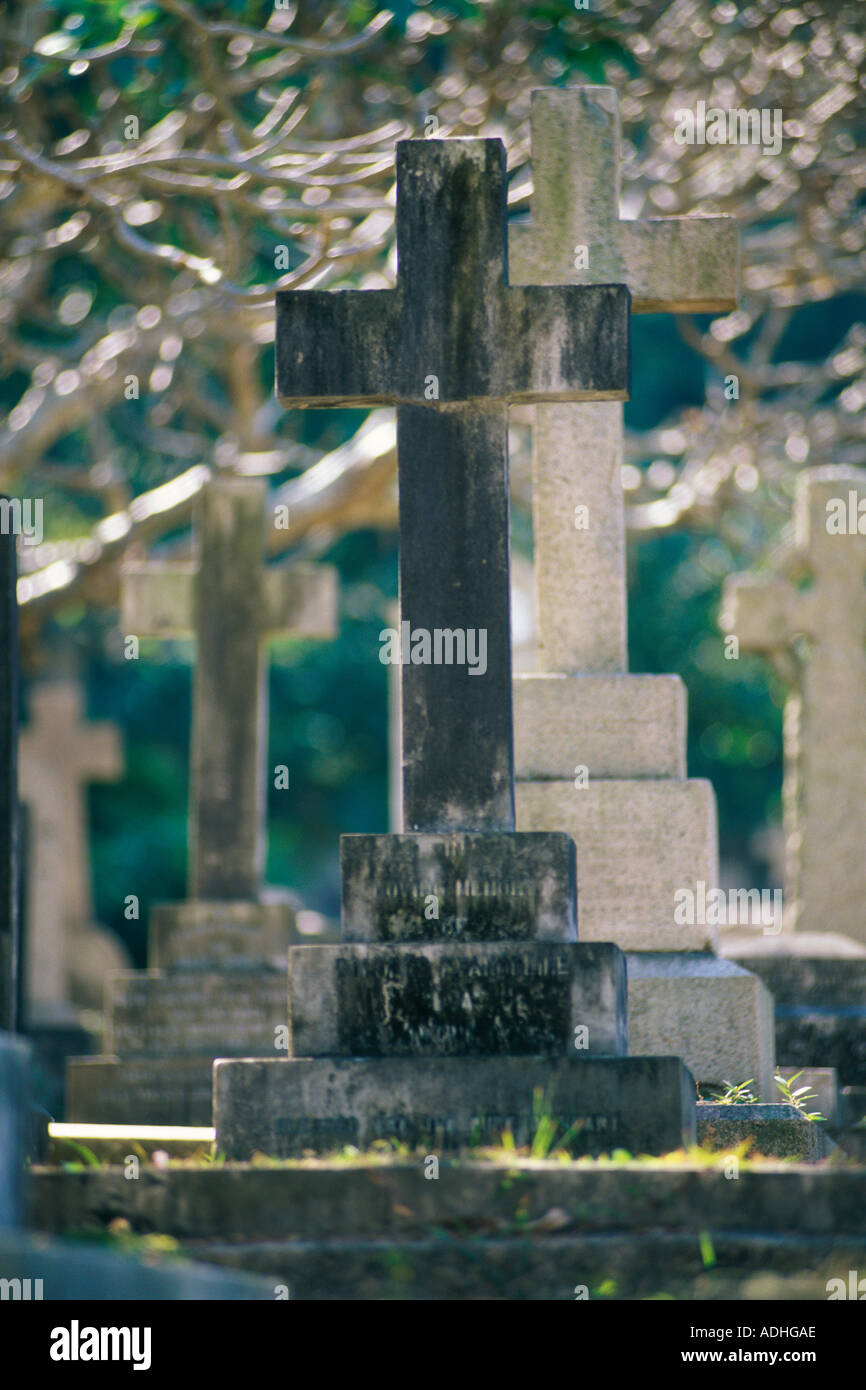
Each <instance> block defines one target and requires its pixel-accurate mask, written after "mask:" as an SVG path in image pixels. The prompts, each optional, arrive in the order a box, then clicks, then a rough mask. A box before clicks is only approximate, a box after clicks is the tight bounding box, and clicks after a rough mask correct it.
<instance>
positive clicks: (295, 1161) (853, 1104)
mask: <svg viewBox="0 0 866 1390" xmlns="http://www.w3.org/2000/svg"><path fill="white" fill-rule="evenodd" d="M862 1099H863V1097H862V1095H860V1096H859V1098H857V1097H855V1096H853V1095H849V1097H848V1098H847V1116H846V1118H850V1116H851V1115H853V1114H855V1113H857V1111H858V1108H859V1107H861V1105H862ZM535 1101H536V1115H535V1128H534V1133H533V1134H532V1136H531V1142H530V1143H529V1144H526V1145H523V1146H518V1145H516V1144H515V1141H514V1138H513V1136H512V1135H511V1134H510V1133H508V1132H507V1131H506V1132H505V1134H504V1135H503V1136H502V1139H501V1142H500V1143H499V1144H497V1145H490V1146H485V1147H481V1146H477V1147H472V1148H467V1149H466V1150H464V1151H462V1152H460V1153H456V1154H449V1153H448V1152H445V1153H441V1154H437V1153H435V1152H432V1151H430V1150H429V1149H428V1150H426V1151H425V1150H424V1149H423V1148H418V1149H414V1150H413V1149H411V1148H410V1147H409V1146H408V1145H406V1144H401V1143H399V1142H396V1141H386V1140H382V1141H379V1142H377V1143H376V1144H374V1145H373V1146H371V1148H369V1149H368V1150H366V1151H363V1152H362V1151H359V1150H358V1149H356V1148H352V1147H350V1146H346V1147H344V1148H343V1149H342V1150H340V1151H336V1152H333V1153H331V1154H328V1155H325V1156H314V1155H312V1154H305V1155H303V1156H300V1157H298V1158H289V1159H286V1158H273V1157H269V1156H267V1155H266V1154H263V1153H256V1154H254V1155H253V1156H252V1159H251V1161H249V1162H233V1161H229V1160H227V1159H226V1157H225V1154H224V1153H220V1152H218V1151H216V1147H215V1145H214V1143H213V1141H212V1139H211V1138H210V1132H209V1131H207V1130H198V1131H194V1130H189V1131H187V1132H186V1136H184V1131H182V1130H176V1131H174V1132H172V1131H169V1130H163V1131H159V1130H157V1129H154V1131H153V1133H152V1134H151V1135H150V1136H147V1135H146V1133H145V1132H144V1131H140V1132H139V1133H138V1134H137V1135H136V1134H135V1132H134V1131H133V1130H131V1129H130V1130H126V1131H124V1130H123V1128H122V1127H117V1130H116V1132H115V1133H113V1134H112V1133H111V1132H110V1130H109V1128H108V1127H98V1126H94V1127H92V1129H91V1132H90V1133H85V1131H84V1129H83V1127H80V1126H79V1127H76V1126H72V1125H70V1126H68V1127H63V1126H58V1127H56V1129H55V1132H54V1134H53V1136H52V1137H51V1138H50V1139H49V1141H48V1148H47V1152H46V1155H45V1161H43V1162H42V1163H40V1164H36V1165H34V1166H33V1167H32V1169H31V1171H30V1178H29V1206H28V1213H29V1214H28V1226H29V1227H31V1228H32V1229H33V1230H34V1231H36V1232H39V1233H43V1234H47V1235H50V1236H52V1237H59V1238H62V1240H63V1241H64V1242H69V1243H74V1245H75V1246H77V1247H78V1248H79V1249H88V1248H89V1249H93V1248H97V1247H98V1248H100V1249H102V1250H112V1251H115V1252H116V1253H117V1254H119V1255H126V1256H128V1257H133V1258H135V1259H136V1260H141V1259H144V1260H145V1261H146V1262H148V1263H153V1262H154V1261H157V1262H165V1263H167V1264H168V1265H169V1266H177V1265H179V1264H181V1265H182V1264H183V1262H185V1261H194V1262H196V1263H197V1264H198V1265H200V1266H201V1265H214V1266H218V1267H220V1268H222V1269H223V1270H228V1271H234V1272H245V1273H248V1274H251V1275H257V1276H261V1277H262V1278H263V1279H264V1280H265V1281H266V1282H268V1283H269V1284H270V1285H271V1286H272V1293H271V1296H272V1297H274V1298H281V1297H284V1298H291V1299H296V1300H302V1301H305V1300H361V1301H369V1300H383V1299H386V1300H387V1299H391V1300H423V1301H428V1300H431V1299H433V1300H449V1301H450V1300H466V1299H475V1300H505V1301H511V1300H557V1301H565V1300H584V1299H590V1300H594V1301H599V1300H601V1301H607V1302H611V1301H620V1300H651V1301H652V1300H674V1301H690V1302H715V1301H719V1300H723V1301H725V1300H735V1301H742V1302H746V1303H748V1302H756V1303H763V1302H776V1301H779V1302H791V1301H833V1300H839V1299H851V1298H855V1299H858V1300H859V1299H861V1298H862V1297H863V1296H864V1294H866V1282H864V1280H863V1275H862V1274H861V1271H864V1270H866V1165H864V1163H863V1161H862V1159H863V1156H864V1155H866V1124H864V1123H863V1121H862V1120H861V1121H860V1129H859V1130H858V1129H857V1126H855V1125H849V1126H847V1127H845V1126H835V1127H833V1132H834V1133H835V1134H836V1136H837V1138H838V1139H840V1140H841V1141H842V1142H843V1143H844V1144H845V1145H846V1147H845V1148H842V1147H841V1146H837V1145H835V1144H834V1143H833V1142H832V1140H830V1139H829V1136H828V1134H827V1133H826V1132H825V1129H824V1127H823V1126H822V1125H821V1123H820V1122H816V1121H811V1120H807V1119H805V1118H804V1116H803V1114H802V1111H800V1112H798V1110H797V1107H792V1106H787V1105H781V1104H780V1105H774V1106H772V1107H770V1106H754V1105H749V1104H746V1105H742V1104H736V1103H733V1104H731V1103H727V1104H723V1105H712V1104H709V1103H706V1102H704V1103H702V1104H699V1106H698V1122H697V1138H698V1140H699V1141H700V1142H699V1143H694V1142H693V1143H691V1144H689V1145H688V1146H686V1147H683V1148H681V1149H678V1150H675V1151H673V1152H670V1153H666V1154H662V1155H657V1156H641V1157H635V1156H632V1155H630V1154H628V1153H626V1152H624V1151H614V1152H613V1153H611V1154H601V1155H599V1156H590V1155H583V1156H574V1149H575V1148H576V1147H579V1145H580V1140H579V1138H578V1139H577V1142H575V1139H576V1136H575V1133H574V1131H572V1133H571V1134H569V1133H563V1132H562V1130H561V1128H559V1127H558V1126H557V1125H556V1123H555V1122H554V1121H553V1119H552V1117H551V1115H550V1113H549V1112H548V1111H546V1110H545V1108H544V1105H543V1101H541V1099H540V1098H539V1097H538V1096H536V1098H535ZM760 1111H765V1112H770V1111H772V1112H774V1113H772V1114H767V1115H766V1117H765V1118H764V1120H763V1128H762V1126H761V1122H760V1120H759V1112H760ZM843 1114H844V1110H843ZM76 1131H77V1133H78V1138H71V1137H69V1135H71V1134H72V1133H74V1132H76ZM860 1136H862V1138H861V1137H860ZM858 1155H859V1156H860V1160H859V1161H858ZM852 1271H853V1272H854V1273H853V1276H852ZM805 1321H808V1318H806V1319H805Z"/></svg>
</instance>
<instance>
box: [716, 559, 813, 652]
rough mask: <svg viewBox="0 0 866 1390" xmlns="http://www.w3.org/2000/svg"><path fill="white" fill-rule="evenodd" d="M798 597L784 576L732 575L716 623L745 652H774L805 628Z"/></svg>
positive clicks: (726, 584) (727, 582)
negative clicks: (741, 646) (780, 577)
mask: <svg viewBox="0 0 866 1390" xmlns="http://www.w3.org/2000/svg"><path fill="white" fill-rule="evenodd" d="M798 599H799V595H798V593H797V590H796V589H795V588H794V587H793V585H791V584H790V583H789V582H788V581H787V580H785V579H779V578H777V577H775V576H767V577H763V576H753V575H749V574H735V575H733V576H732V577H731V578H730V579H728V580H726V582H725V586H724V591H723V594H722V607H721V611H720V613H719V625H720V627H721V628H722V631H723V632H729V633H733V634H735V635H736V636H737V637H738V638H739V639H740V642H741V643H742V645H743V646H744V647H745V648H746V649H747V651H758V652H770V651H774V650H777V649H778V648H780V647H786V646H787V645H788V643H789V642H790V640H791V638H792V637H793V636H794V635H795V633H797V632H802V631H803V630H804V623H803V621H802V614H801V612H800V604H799V602H798Z"/></svg>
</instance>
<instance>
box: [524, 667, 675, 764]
mask: <svg viewBox="0 0 866 1390" xmlns="http://www.w3.org/2000/svg"><path fill="white" fill-rule="evenodd" d="M514 765H515V773H516V776H517V778H518V779H519V780H521V781H528V782H532V781H557V780H560V781H561V780H566V781H568V782H571V783H572V784H573V782H574V777H575V769H576V768H578V767H585V768H586V769H587V771H588V773H589V778H590V781H596V780H598V779H599V778H617V779H623V778H633V777H641V778H643V777H651V778H665V777H672V778H675V779H677V780H678V781H682V780H683V779H684V778H685V775H686V691H685V686H684V685H683V682H682V681H681V679H680V677H679V676H630V675H586V676H566V675H544V674H536V673H528V674H525V675H520V676H516V677H515V679H514Z"/></svg>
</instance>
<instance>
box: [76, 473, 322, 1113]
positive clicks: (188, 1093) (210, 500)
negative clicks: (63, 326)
mask: <svg viewBox="0 0 866 1390" xmlns="http://www.w3.org/2000/svg"><path fill="white" fill-rule="evenodd" d="M266 522H267V516H266V494H265V489H264V486H263V484H261V483H260V482H258V481H249V480H245V479H244V480H241V479H236V478H223V477H220V478H217V479H214V480H212V481H211V482H210V483H209V484H208V485H207V486H206V487H205V488H204V490H203V492H202V495H201V498H200V506H199V512H198V533H199V554H198V558H197V561H196V563H195V564H190V565H182V566H162V565H157V564H148V565H136V566H135V567H133V568H131V569H130V570H128V571H126V572H125V575H124V625H125V630H126V632H127V633H128V634H133V635H143V634H145V633H148V634H150V635H154V636H158V637H170V636H178V635H188V634H189V633H191V632H192V633H194V635H195V637H196V643H197V661H196V675H195V684H194V690H193V737H192V746H191V754H190V757H191V773H190V818H189V833H190V899H189V901H187V902H183V903H163V904H160V905H158V906H157V907H156V908H155V910H154V914H153V922H152V930H151V933H150V938H149V943H148V963H149V967H150V968H149V969H148V970H147V971H143V972H139V971H127V972H118V973H115V974H114V975H112V976H111V977H110V978H109V982H108V1010H107V1024H106V1052H105V1054H104V1055H103V1056H100V1057H95V1058H87V1059H81V1060H80V1061H76V1062H73V1063H72V1064H71V1065H70V1067H69V1072H68V1107H67V1110H68V1118H69V1119H70V1120H77V1121H92V1122H102V1123H115V1124H128V1123H133V1122H139V1123H153V1124H177V1125H184V1124H185V1125H206V1124H209V1123H210V1119H211V1091H212V1086H211V1067H212V1063H213V1059H214V1057H217V1056H267V1055H268V1054H270V1053H272V1051H273V1049H274V1047H275V1046H277V1043H278V1038H279V1030H281V1029H283V1030H284V1029H285V1024H286V960H287V952H288V947H289V942H290V941H291V940H292V939H293V934H294V929H293V923H294V913H293V911H292V909H291V907H290V906H289V904H288V903H286V902H266V901H263V900H262V889H261V881H260V876H261V867H262V863H263V856H264V823H263V822H264V802H265V796H264V759H265V753H266V730H267V701H266V682H265V662H264V653H265V647H266V644H267V642H268V640H269V639H271V638H273V637H276V636H280V635H286V634H292V635H295V636H304V637H318V638H326V637H328V636H331V635H333V630H334V623H335V598H336V588H335V572H334V571H333V570H332V569H330V568H328V567H325V566H309V565H306V566H304V565H293V566H289V567H283V566H278V567H267V566H265V564H264V543H265V526H266Z"/></svg>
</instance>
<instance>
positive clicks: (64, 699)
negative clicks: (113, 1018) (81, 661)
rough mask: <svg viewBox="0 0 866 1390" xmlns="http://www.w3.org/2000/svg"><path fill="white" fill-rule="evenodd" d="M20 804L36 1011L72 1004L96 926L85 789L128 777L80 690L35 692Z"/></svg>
mask: <svg viewBox="0 0 866 1390" xmlns="http://www.w3.org/2000/svg"><path fill="white" fill-rule="evenodd" d="M19 760H20V770H21V800H22V801H23V802H24V803H25V805H27V806H28V808H29V811H30V819H29V822H28V826H29V829H28V856H27V857H28V862H29V874H28V891H27V918H28V929H27V933H26V938H25V940H26V956H27V960H26V969H25V976H24V978H25V981H26V985H27V994H28V1001H29V1003H30V1005H31V1006H35V1007H37V1008H38V1007H40V1006H43V1005H45V1006H51V1005H63V1004H67V1003H68V1002H69V999H70V992H69V980H70V965H71V962H70V959H69V952H70V951H71V950H74V949H75V948H74V939H75V934H76V933H77V932H81V931H86V930H87V929H88V928H89V927H91V926H92V922H93V900H92V893H91V882H90V858H89V853H88V845H87V836H86V832H85V825H86V811H85V805H84V798H83V790H84V787H85V786H86V785H87V783H89V782H112V781H115V780H116V779H117V778H118V777H120V776H121V775H122V773H123V754H122V751H121V747H120V739H119V736H118V731H117V728H116V726H115V725H114V724H109V723H106V722H102V723H89V722H86V721H84V720H83V719H82V695H81V688H80V686H78V685H77V684H75V683H74V682H72V681H58V682H52V683H50V684H46V685H42V686H39V687H37V688H35V689H34V690H33V692H32V694H31V697H30V722H29V724H28V725H27V727H26V728H25V729H24V730H23V731H22V733H21V739H20V744H19Z"/></svg>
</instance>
